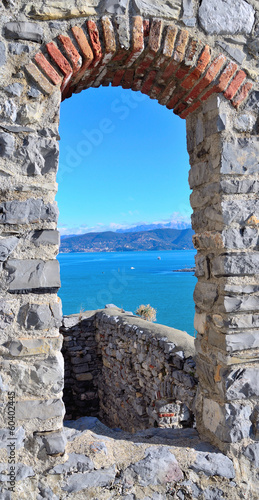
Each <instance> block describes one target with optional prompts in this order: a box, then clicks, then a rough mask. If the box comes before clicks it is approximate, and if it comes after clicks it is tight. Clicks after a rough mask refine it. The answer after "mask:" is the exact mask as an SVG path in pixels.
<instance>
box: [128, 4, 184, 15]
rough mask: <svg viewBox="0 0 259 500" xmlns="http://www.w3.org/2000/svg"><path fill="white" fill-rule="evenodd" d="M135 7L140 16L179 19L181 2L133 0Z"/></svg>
mask: <svg viewBox="0 0 259 500" xmlns="http://www.w3.org/2000/svg"><path fill="white" fill-rule="evenodd" d="M135 5H136V7H137V10H138V12H139V13H140V14H141V15H142V16H146V17H149V16H157V17H165V18H168V19H179V17H180V14H181V7H182V1H181V0H168V1H167V2H164V1H163V0H153V1H152V2H150V0H135Z"/></svg>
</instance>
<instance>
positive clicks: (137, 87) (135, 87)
mask: <svg viewBox="0 0 259 500" xmlns="http://www.w3.org/2000/svg"><path fill="white" fill-rule="evenodd" d="M142 83H143V79H142V78H141V77H139V78H137V77H136V78H135V79H134V80H133V84H132V87H131V90H134V91H138V90H140V89H141V87H142Z"/></svg>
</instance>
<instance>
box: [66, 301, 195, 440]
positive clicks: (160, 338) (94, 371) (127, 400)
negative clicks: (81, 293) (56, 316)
mask: <svg viewBox="0 0 259 500" xmlns="http://www.w3.org/2000/svg"><path fill="white" fill-rule="evenodd" d="M60 331H61V333H62V335H63V336H64V343H63V349H62V353H63V356H64V360H65V387H64V397H63V400H64V403H65V406H66V416H65V419H71V418H72V419H76V418H78V417H83V416H86V415H88V416H96V417H99V418H100V419H101V421H102V422H104V423H105V424H106V425H108V426H109V427H111V428H116V427H117V428H121V429H123V430H126V431H130V432H136V431H137V430H140V429H148V428H149V427H154V426H157V427H172V428H176V427H180V428H181V427H193V425H194V399H195V394H196V388H197V380H196V378H195V361H194V359H193V357H194V353H195V350H194V339H193V338H192V337H190V336H189V335H188V334H187V333H185V332H181V331H179V330H174V329H173V328H168V327H165V326H162V325H154V324H152V323H149V322H146V321H144V320H141V319H139V318H136V317H135V316H131V315H129V314H128V313H122V312H121V310H120V309H117V308H115V309H105V310H103V311H91V312H89V313H83V314H82V315H73V316H65V317H64V319H63V325H62V328H61V330H60Z"/></svg>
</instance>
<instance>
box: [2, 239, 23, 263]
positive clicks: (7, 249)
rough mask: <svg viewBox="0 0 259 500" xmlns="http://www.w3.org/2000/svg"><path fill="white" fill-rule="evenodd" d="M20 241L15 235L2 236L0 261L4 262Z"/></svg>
mask: <svg viewBox="0 0 259 500" xmlns="http://www.w3.org/2000/svg"><path fill="white" fill-rule="evenodd" d="M18 243H19V239H18V238H16V237H15V236H11V237H10V238H0V261H1V262H4V261H5V260H7V258H8V257H9V255H11V253H12V252H13V251H14V249H15V248H16V247H17V245H18Z"/></svg>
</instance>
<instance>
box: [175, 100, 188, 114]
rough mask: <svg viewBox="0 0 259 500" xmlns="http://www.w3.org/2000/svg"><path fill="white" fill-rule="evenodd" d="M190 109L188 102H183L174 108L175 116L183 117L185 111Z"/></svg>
mask: <svg viewBox="0 0 259 500" xmlns="http://www.w3.org/2000/svg"><path fill="white" fill-rule="evenodd" d="M187 107H188V104H187V103H186V102H181V103H180V104H178V106H176V107H175V108H174V114H175V115H181V114H182V113H183V111H184V110H185V109H186V108H187Z"/></svg>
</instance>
